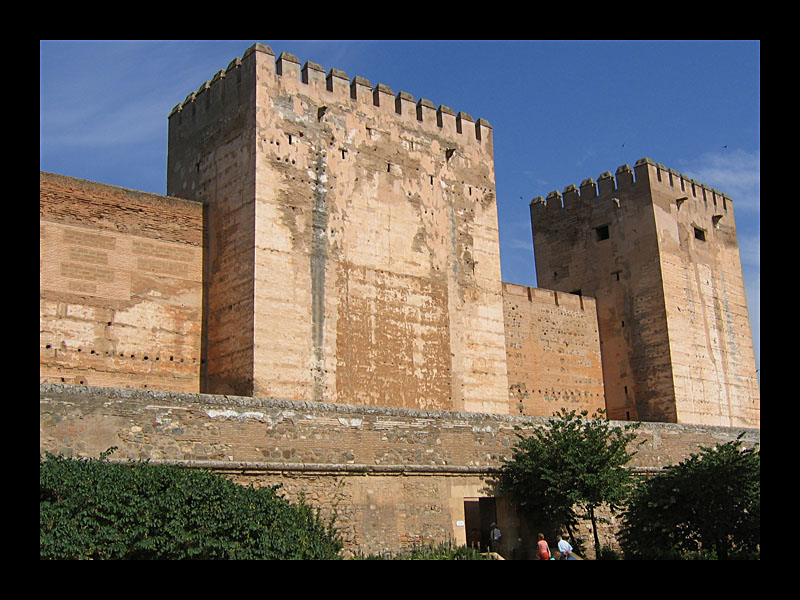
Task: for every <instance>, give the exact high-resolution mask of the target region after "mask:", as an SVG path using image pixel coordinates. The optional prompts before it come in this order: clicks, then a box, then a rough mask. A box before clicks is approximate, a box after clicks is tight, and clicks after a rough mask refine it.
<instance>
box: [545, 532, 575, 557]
mask: <svg viewBox="0 0 800 600" xmlns="http://www.w3.org/2000/svg"><path fill="white" fill-rule="evenodd" d="M538 537H539V541H538V542H536V547H537V548H538V554H537V558H538V559H539V560H575V558H574V557H573V556H572V545H571V544H570V543H569V542H568V541H567V540H565V539H564V538H562V537H561V536H560V535H557V536H556V540H557V541H558V551H556V552H554V553H553V554H552V555H551V554H550V544H548V543H547V540H545V539H544V534H543V533H540V534H539V536H538Z"/></svg>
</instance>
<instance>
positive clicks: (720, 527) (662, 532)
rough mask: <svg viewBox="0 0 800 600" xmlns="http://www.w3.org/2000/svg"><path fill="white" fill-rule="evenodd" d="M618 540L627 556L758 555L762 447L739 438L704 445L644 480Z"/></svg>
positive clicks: (698, 557) (699, 557)
mask: <svg viewBox="0 0 800 600" xmlns="http://www.w3.org/2000/svg"><path fill="white" fill-rule="evenodd" d="M740 438H741V436H740ZM619 539H620V544H621V546H622V550H623V552H624V554H625V558H626V559H649V560H652V559H687V560H709V559H714V558H717V559H719V560H726V559H733V558H737V559H743V558H758V557H759V554H760V544H761V455H760V452H759V451H758V450H757V449H756V448H743V447H742V442H741V440H740V439H737V440H735V441H733V442H728V443H726V444H720V445H717V446H716V447H714V448H702V452H701V453H698V454H692V455H691V457H690V458H688V459H686V460H684V461H683V462H681V463H679V464H677V465H673V466H670V467H667V469H666V470H665V472H664V474H662V475H657V476H655V477H653V478H652V479H649V480H646V481H644V482H643V483H642V484H641V485H640V486H639V488H638V490H637V492H636V493H635V494H634V495H633V497H632V499H631V502H630V504H629V506H628V509H627V511H626V512H625V514H624V521H623V526H622V529H621V531H620V537H619Z"/></svg>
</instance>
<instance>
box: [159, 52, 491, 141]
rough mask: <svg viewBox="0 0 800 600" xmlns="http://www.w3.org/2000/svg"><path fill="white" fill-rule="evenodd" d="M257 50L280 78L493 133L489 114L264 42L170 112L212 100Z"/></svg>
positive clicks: (458, 129)
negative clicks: (465, 109) (476, 113)
mask: <svg viewBox="0 0 800 600" xmlns="http://www.w3.org/2000/svg"><path fill="white" fill-rule="evenodd" d="M256 53H260V54H265V55H268V56H271V57H272V58H273V59H274V61H275V71H274V73H275V76H276V77H277V78H287V79H292V80H293V82H294V81H297V82H299V84H301V86H307V89H308V91H309V92H313V93H315V94H319V95H322V94H326V95H333V97H334V98H333V99H335V100H338V101H340V102H347V103H350V104H354V105H356V106H358V105H361V106H365V107H375V108H377V109H380V110H390V111H392V112H394V113H395V114H396V115H398V116H400V117H408V118H411V119H415V120H416V121H417V122H418V123H419V124H420V125H422V126H424V127H430V128H435V129H436V130H437V132H438V133H440V134H443V135H446V136H448V137H452V138H454V139H463V140H464V141H467V140H476V141H478V142H482V141H484V140H487V139H489V138H490V134H491V130H492V126H491V124H490V123H489V122H488V121H487V120H486V119H481V118H479V119H477V120H475V119H473V117H472V116H470V115H469V114H468V113H466V112H460V111H459V112H457V111H454V110H453V109H452V108H450V107H449V106H445V105H443V104H441V105H439V106H437V105H436V104H435V103H434V102H433V101H431V100H429V99H427V98H419V99H418V100H415V99H414V96H412V95H411V94H409V93H408V92H405V91H399V92H397V93H396V94H395V92H394V91H393V90H392V88H391V87H389V86H388V85H386V84H383V83H378V84H376V85H373V84H372V83H370V81H369V80H368V79H366V78H365V77H361V76H359V75H356V76H354V77H353V78H352V79H351V78H350V77H348V75H347V73H345V72H344V71H342V70H340V69H336V68H331V69H330V70H329V71H328V72H327V74H326V72H325V69H324V68H323V67H322V66H321V65H319V64H317V63H315V62H311V61H306V63H305V64H303V65H302V66H301V62H300V60H299V59H298V58H297V57H296V56H294V55H293V54H290V53H288V52H281V53H280V55H278V57H277V58H275V53H274V52H273V51H272V49H271V48H270V47H269V46H267V45H266V44H261V43H256V44H253V45H252V46H250V47H249V48H248V49H247V50H246V51H245V52H244V54H243V55H242V57H241V58H235V59H233V60H232V61H231V62H230V63H229V64H228V66H227V68H226V69H223V70H220V71H218V72H217V73H216V74H215V75H214V77H212V78H211V79H210V80H208V81H205V82H204V83H203V84H202V85H201V86H200V87H199V88H198V89H197V91H194V92H191V93H190V94H189V95H187V96H186V98H185V99H184V100H183V102H181V103H179V104H177V105H175V107H174V108H173V109H172V111H171V112H170V114H169V117H170V118H172V117H173V116H175V115H178V114H180V113H182V112H183V111H186V110H187V109H189V108H194V107H195V106H196V105H197V104H198V103H199V102H200V101H201V100H204V102H205V103H206V106H207V105H208V103H210V102H212V101H213V100H212V99H211V95H210V94H209V92H211V91H213V90H214V89H215V87H216V86H219V85H220V84H221V83H224V82H226V81H230V80H231V79H232V78H240V77H241V73H239V72H238V70H239V69H241V68H242V67H243V65H244V64H245V63H246V62H247V61H248V60H249V59H251V57H253V56H254V55H255V54H256Z"/></svg>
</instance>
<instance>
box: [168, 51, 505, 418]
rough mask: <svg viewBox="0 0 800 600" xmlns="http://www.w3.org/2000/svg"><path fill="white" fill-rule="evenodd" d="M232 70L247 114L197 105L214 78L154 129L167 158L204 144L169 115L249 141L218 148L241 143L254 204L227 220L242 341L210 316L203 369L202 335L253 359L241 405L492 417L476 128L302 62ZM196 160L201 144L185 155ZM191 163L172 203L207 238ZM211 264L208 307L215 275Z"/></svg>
mask: <svg viewBox="0 0 800 600" xmlns="http://www.w3.org/2000/svg"><path fill="white" fill-rule="evenodd" d="M237 60H238V62H237V61H234V62H235V63H236V64H237V65H240V66H238V67H237V69H238V70H239V71H242V72H243V73H244V75H243V77H246V78H249V79H243V80H242V81H243V82H245V81H246V84H247V85H248V86H251V87H252V88H253V91H252V95H253V96H252V97H253V98H254V100H253V101H252V102H253V107H254V108H253V111H254V113H253V114H250V113H249V112H248V113H247V114H246V115H244V117H243V120H242V121H241V122H240V121H239V120H238V119H239V115H240V114H243V113H236V116H235V117H233V116H232V117H230V118H229V117H228V116H227V113H228V111H230V110H233V108H232V107H231V108H229V107H228V105H227V104H225V102H222V104H220V107H219V108H217V109H213V105H214V102H215V98H217V96H214V93H215V92H214V90H215V87H216V86H219V85H220V84H223V85H224V86H227V85H229V84H228V83H227V81H228V80H230V79H231V73H232V71H231V70H230V69H229V70H228V71H226V73H225V76H224V77H222V76H220V77H219V78H217V79H216V81H211V82H209V83H208V84H207V85H205V84H204V86H201V90H200V91H198V93H196V94H194V95H190V96H189V97H188V98H187V100H186V101H185V102H184V103H182V104H181V105H179V106H178V107H176V109H175V110H174V111H173V114H172V116H171V118H170V130H171V134H170V154H171V155H172V154H173V153H174V154H175V156H176V157H180V156H182V155H183V154H185V153H189V152H190V148H194V147H196V146H198V145H200V144H205V140H206V139H211V138H213V136H214V135H215V134H213V133H211V132H210V131H209V132H206V130H205V129H203V128H202V127H199V128H198V126H196V125H194V124H192V122H191V121H188V120H186V119H185V115H187V114H191V113H192V111H198V114H200V113H201V112H202V111H204V110H217V111H218V116H217V117H215V122H220V123H226V124H227V125H225V127H226V128H227V129H226V130H231V131H233V130H234V129H239V130H246V131H247V132H248V133H247V134H246V135H244V134H242V135H240V137H239V139H238V141H236V142H235V143H237V144H242V145H246V144H247V145H248V146H247V148H248V150H247V151H245V152H244V154H245V155H246V156H247V157H248V160H247V161H246V168H247V169H251V168H252V172H253V175H252V177H253V192H252V193H253V195H254V200H253V204H252V206H249V205H248V207H247V209H246V211H245V212H246V218H244V217H243V218H241V219H237V221H236V224H237V226H238V227H239V230H238V231H239V232H241V231H242V230H243V229H246V231H247V243H244V238H243V243H242V249H243V250H244V251H246V252H247V260H248V261H251V263H252V269H251V270H248V272H247V273H246V274H243V277H242V279H243V280H246V279H247V278H248V277H249V278H250V283H249V284H246V285H244V288H246V289H247V290H248V291H249V290H250V289H252V304H253V305H252V311H251V313H252V315H253V324H252V331H251V330H249V329H248V330H246V331H245V332H244V333H239V332H237V331H235V329H236V328H235V324H236V323H238V322H239V320H238V319H232V320H231V321H229V322H226V323H222V322H213V321H212V322H210V323H209V334H208V335H209V356H210V360H209V365H210V367H209V368H212V367H211V364H212V361H211V354H212V352H213V348H214V346H215V344H217V343H218V342H217V341H216V340H222V339H229V338H232V337H238V339H240V340H241V342H242V343H243V344H245V345H247V344H249V345H250V347H251V348H252V354H251V356H248V357H245V360H243V361H242V362H246V363H247V364H249V365H251V368H252V373H253V376H252V385H251V386H250V389H251V390H252V392H248V393H254V394H257V395H260V396H261V395H263V396H273V397H281V398H293V399H298V400H322V399H324V400H326V401H333V402H346V403H360V404H368V405H372V404H389V405H395V406H405V407H417V408H437V409H444V408H450V409H454V408H455V409H467V410H487V411H497V412H505V411H506V410H507V407H508V401H507V378H506V363H505V344H504V333H503V307H502V288H501V283H500V258H499V243H498V231H497V209H496V200H495V191H494V163H493V151H492V136H491V133H492V130H491V127H490V126H489V124H488V123H487V122H486V121H484V120H483V119H478V120H477V121H476V120H474V119H472V117H470V116H469V115H467V114H466V113H456V112H455V111H453V110H452V109H450V108H448V107H446V106H439V107H438V108H437V107H436V106H435V105H434V104H433V103H432V102H431V101H429V100H426V99H419V100H418V101H415V100H414V98H413V96H411V95H410V94H409V93H407V92H399V93H397V94H394V92H393V91H392V90H391V89H390V88H389V87H388V86H386V85H384V84H377V85H375V86H373V85H372V84H370V82H368V81H367V80H366V79H364V78H363V77H359V76H355V77H353V78H352V79H351V78H350V77H348V76H347V74H345V73H344V72H342V71H340V70H338V69H330V70H329V71H328V73H327V75H326V74H325V71H324V70H323V69H322V67H321V66H319V65H316V64H314V63H311V62H306V63H305V65H303V66H302V67H301V63H300V61H299V60H298V59H297V58H296V57H294V56H292V55H289V54H286V53H283V54H281V55H280V56H279V57H278V58H277V59H276V58H275V56H274V54H273V53H272V51H271V49H269V48H268V47H266V46H264V45H262V44H256V45H254V46H253V47H251V48H250V49H248V51H247V52H245V54H244V55H243V56H242V58H241V59H240V60H239V59H237ZM237 72H238V71H237ZM242 85H245V84H244V83H243V84H242ZM223 89H227V88H223ZM203 90H205V91H203ZM201 92H202V93H201ZM240 94H244V92H240ZM219 97H220V98H222V97H223V94H222V93H220V94H219ZM224 97H225V98H227V97H230V94H228V93H227V92H225V94H224ZM204 98H210V99H211V100H210V101H208V102H206V104H208V106H205V105H203V102H205V100H204ZM248 98H250V96H248ZM248 101H249V100H248ZM198 103H200V105H201V106H199V107H198V106H196V105H198ZM248 110H249V109H248ZM181 119H183V121H182V122H179V121H180V120H181ZM229 126H230V127H229ZM251 127H252V128H253V129H252V136H253V137H252V140H251V138H250V137H249V136H250V128H251ZM220 128H222V125H220ZM173 131H174V133H173ZM231 139H233V138H232V137H231ZM232 143H233V142H232ZM249 148H252V149H253V150H252V152H253V153H254V157H253V159H252V162H250V158H249V157H250V156H251V155H250V154H249V153H250V150H249ZM213 149H214V145H213V144H211V143H208V144H205V146H204V149H203V150H202V153H204V154H205V155H210V154H211V153H212V151H213ZM183 162H184V163H185V164H184V165H183V167H179V166H177V161H176V162H175V163H173V161H172V160H171V161H170V164H175V165H176V176H175V181H178V180H179V179H180V178H181V177H183V173H184V172H186V171H191V168H192V164H191V161H189V162H188V163H187V162H186V161H183ZM199 162H200V170H201V173H200V175H199V176H198V183H196V184H193V185H194V187H193V188H192V186H183V187H182V188H181V191H177V188H176V191H175V193H178V194H187V195H190V197H198V198H199V197H200V196H199V195H192V194H197V193H198V190H207V191H208V193H209V194H211V195H210V196H208V198H207V200H206V202H207V204H208V206H209V219H208V220H209V223H210V229H209V235H210V240H211V241H213V240H214V239H216V238H215V236H214V234H213V232H212V231H211V228H212V227H213V224H214V223H215V222H216V220H217V219H218V218H219V217H216V216H214V215H215V213H218V212H219V210H218V209H217V208H216V207H217V206H218V204H219V203H220V202H227V196H225V195H223V194H221V193H219V192H214V191H213V190H212V189H211V188H212V187H213V186H212V183H211V182H212V181H213V177H214V176H215V175H214V173H213V172H212V171H207V172H205V173H203V172H202V168H203V164H205V162H208V161H206V160H205V159H203V160H200V161H199ZM237 165H238V166H241V163H237ZM220 168H222V165H220ZM191 177H194V175H192V176H191ZM191 177H190V179H191ZM172 180H173V177H170V181H172ZM168 189H169V190H170V191H172V190H173V188H172V187H171V185H170V187H168ZM242 193H243V194H244V193H248V194H249V193H250V188H249V183H248V187H247V189H246V190H245V192H242ZM222 210H223V212H224V210H225V209H224V208H223V209H222ZM242 235H244V234H242ZM248 244H249V245H248ZM223 252H225V251H224V250H223ZM210 255H211V257H212V258H211V261H210V269H211V272H210V279H209V281H210V290H211V291H210V297H213V296H214V294H215V292H214V289H215V288H218V287H219V286H220V284H219V283H218V282H217V280H219V279H221V278H222V275H219V274H216V273H217V269H218V266H217V265H216V264H215V262H214V258H213V257H214V256H216V253H215V252H214V251H213V250H212V251H211V252H210ZM248 264H250V263H248ZM248 269H249V267H248ZM215 278H216V279H215ZM224 297H226V298H227V294H226V295H225V296H224ZM226 301H227V300H226ZM230 303H231V304H232V303H233V301H232V300H231V301H230ZM209 307H210V311H211V314H215V311H214V308H213V303H212V302H210V303H209ZM242 317H244V315H242ZM248 361H249V362H248ZM222 368H223V369H228V368H229V366H228V365H223V366H222ZM223 383H224V378H220V379H219V380H218V381H217V383H213V382H212V381H211V379H209V380H208V387H207V388H206V389H208V390H209V391H216V392H226V393H237V392H236V391H235V390H234V389H233V388H230V387H226V386H225V385H222V384H223ZM242 389H247V386H246V385H245V386H244V388H242Z"/></svg>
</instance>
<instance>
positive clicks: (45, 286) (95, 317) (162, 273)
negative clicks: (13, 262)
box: [39, 172, 203, 392]
mask: <svg viewBox="0 0 800 600" xmlns="http://www.w3.org/2000/svg"><path fill="white" fill-rule="evenodd" d="M39 207H40V208H39V282H40V295H39V299H40V300H39V301H40V317H39V324H40V335H39V344H40V350H39V372H40V381H48V382H65V383H76V384H83V385H100V386H116V387H137V388H156V389H163V390H170V391H176V392H197V391H199V370H200V361H201V356H200V353H201V313H202V305H201V304H202V218H203V212H202V206H201V205H200V204H199V203H197V202H192V201H189V200H182V199H179V198H171V197H167V196H159V195H157V194H149V193H145V192H139V191H133V190H128V189H123V188H119V187H114V186H110V185H104V184H100V183H94V182H90V181H84V180H81V179H75V178H72V177H65V176H61V175H54V174H51V173H43V172H41V173H40V174H39Z"/></svg>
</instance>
